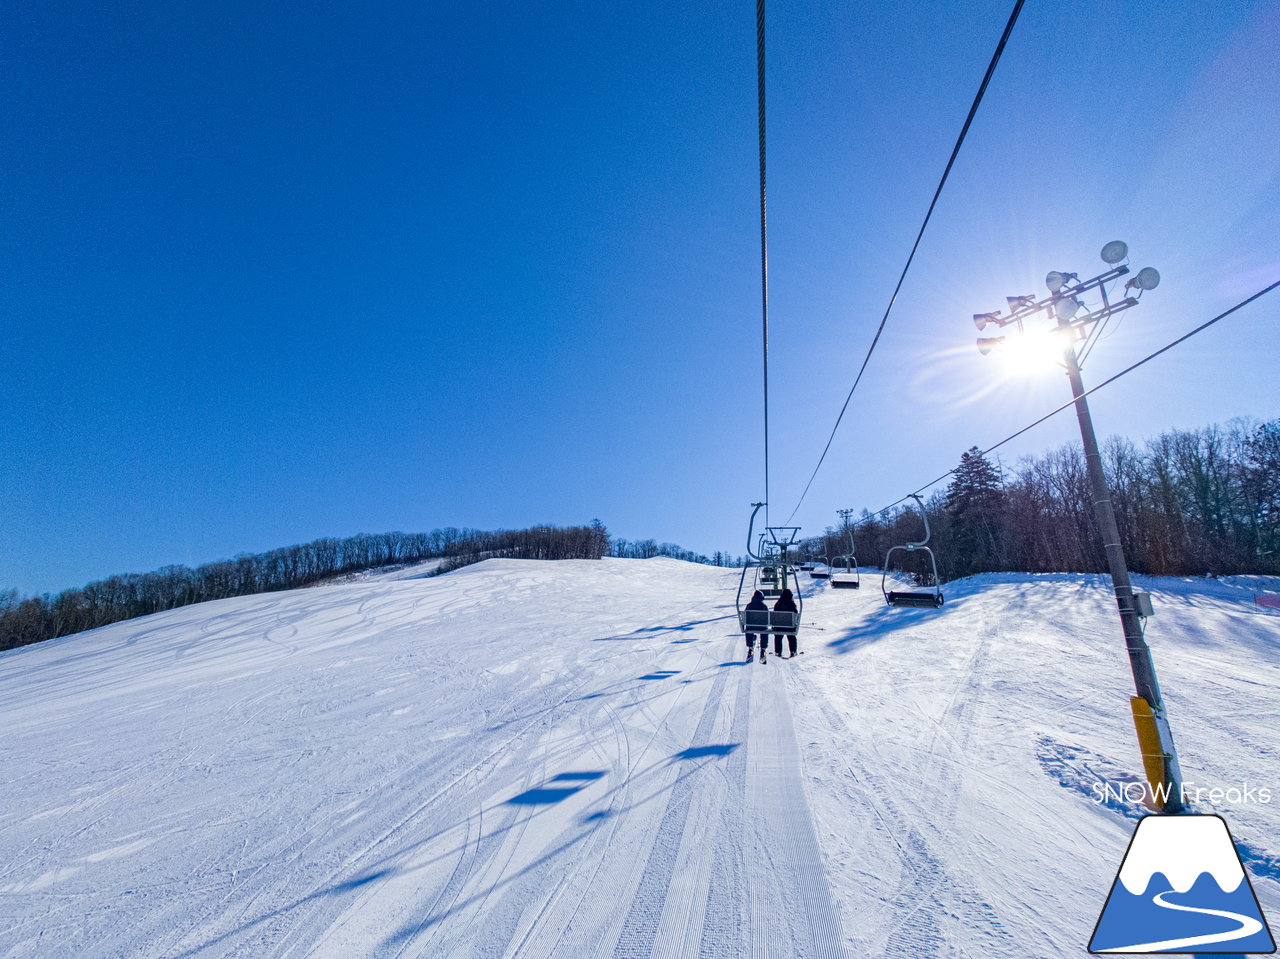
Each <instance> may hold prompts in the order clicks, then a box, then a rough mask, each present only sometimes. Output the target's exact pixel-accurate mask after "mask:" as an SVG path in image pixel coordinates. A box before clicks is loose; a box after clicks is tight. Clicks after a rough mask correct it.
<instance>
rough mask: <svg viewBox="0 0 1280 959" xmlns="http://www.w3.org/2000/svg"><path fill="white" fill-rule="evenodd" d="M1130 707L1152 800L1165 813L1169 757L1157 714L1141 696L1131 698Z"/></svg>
mask: <svg viewBox="0 0 1280 959" xmlns="http://www.w3.org/2000/svg"><path fill="white" fill-rule="evenodd" d="M1129 706H1130V707H1131V708H1132V709H1133V726H1134V728H1135V729H1136V730H1137V731H1138V748H1139V749H1140V750H1141V752H1142V768H1143V769H1144V770H1146V773H1147V783H1148V784H1149V786H1150V789H1151V800H1152V802H1154V803H1155V805H1156V808H1157V809H1159V810H1160V811H1161V812H1163V811H1164V806H1165V804H1164V802H1162V801H1161V795H1162V793H1161V790H1160V787H1161V786H1163V785H1164V781H1165V760H1166V759H1167V757H1166V756H1165V752H1164V750H1163V749H1162V748H1161V746H1160V730H1159V729H1157V728H1156V714H1155V713H1154V712H1152V710H1151V704H1150V703H1148V702H1147V701H1146V700H1145V699H1143V698H1142V697H1141V696H1130V697H1129ZM1165 798H1167V797H1165Z"/></svg>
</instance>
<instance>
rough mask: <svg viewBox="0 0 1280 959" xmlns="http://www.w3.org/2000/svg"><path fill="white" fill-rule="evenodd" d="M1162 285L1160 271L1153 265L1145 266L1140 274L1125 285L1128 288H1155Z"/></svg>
mask: <svg viewBox="0 0 1280 959" xmlns="http://www.w3.org/2000/svg"><path fill="white" fill-rule="evenodd" d="M1159 285H1160V272H1159V271H1158V270H1157V269H1156V268H1155V267H1153V266H1144V267H1143V268H1142V269H1141V270H1139V271H1138V275H1137V276H1135V277H1134V278H1133V279H1132V280H1130V281H1129V282H1128V283H1126V284H1125V285H1124V288H1125V289H1126V290H1154V289H1155V288H1156V287H1157V286H1159Z"/></svg>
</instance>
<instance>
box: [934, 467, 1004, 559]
mask: <svg viewBox="0 0 1280 959" xmlns="http://www.w3.org/2000/svg"><path fill="white" fill-rule="evenodd" d="M943 506H944V509H945V511H946V514H947V518H948V519H949V520H950V523H949V524H948V525H949V528H950V536H949V537H948V539H947V554H946V559H947V566H948V568H949V570H950V572H951V575H952V576H968V575H969V574H971V573H981V572H987V571H989V570H994V569H1000V568H1001V566H1002V563H1001V559H1002V553H1003V549H1002V547H1003V540H1004V535H1003V532H1004V515H1005V508H1004V507H1005V494H1004V482H1003V478H1002V477H1001V475H1000V471H999V470H998V469H996V467H995V466H993V465H992V463H991V461H990V460H988V459H987V458H986V457H985V456H983V455H982V451H981V450H979V449H978V447H976V446H972V447H970V448H969V449H968V450H966V451H965V452H964V453H963V454H962V455H961V456H960V465H959V466H957V467H956V472H955V475H954V476H953V477H952V479H951V483H950V485H948V486H947V492H946V496H945V498H944V500H943Z"/></svg>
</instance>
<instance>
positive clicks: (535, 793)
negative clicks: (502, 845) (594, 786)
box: [507, 770, 604, 806]
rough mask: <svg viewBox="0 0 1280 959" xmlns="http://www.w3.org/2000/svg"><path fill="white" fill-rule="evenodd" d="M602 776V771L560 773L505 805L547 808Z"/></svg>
mask: <svg viewBox="0 0 1280 959" xmlns="http://www.w3.org/2000/svg"><path fill="white" fill-rule="evenodd" d="M603 775H604V771H603V770H591V771H590V772H577V773H560V775H558V776H552V777H551V778H550V779H548V780H547V782H546V783H544V784H543V785H541V786H535V787H534V788H533V789H526V790H525V791H524V792H522V793H520V794H519V795H516V796H512V797H511V798H510V799H508V800H507V805H509V806H549V805H551V804H553V803H558V802H561V801H563V800H565V799H568V798H569V797H570V796H572V795H573V794H574V793H576V792H579V791H580V790H581V789H582V788H583V787H584V786H587V785H589V784H590V783H593V782H595V781H596V780H597V779H599V778H600V777H602V776H603ZM552 783H559V784H560V785H551V784H552Z"/></svg>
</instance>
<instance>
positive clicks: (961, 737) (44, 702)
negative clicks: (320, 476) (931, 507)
mask: <svg viewBox="0 0 1280 959" xmlns="http://www.w3.org/2000/svg"><path fill="white" fill-rule="evenodd" d="M878 579H879V577H878V575H876V574H874V573H870V572H868V573H867V575H864V577H863V581H862V582H863V585H862V588H861V589H859V590H832V589H831V588H830V586H829V585H828V584H826V583H820V584H819V583H814V584H810V583H808V582H807V581H806V582H805V584H804V589H805V593H806V597H807V598H806V601H805V606H804V614H805V615H804V620H805V628H804V630H803V631H802V634H801V648H802V649H803V650H805V655H803V656H801V657H799V658H798V659H796V660H794V661H791V660H778V659H775V658H773V657H772V656H771V657H770V660H769V662H768V663H767V664H766V665H760V664H758V663H755V664H751V665H745V664H743V663H742V659H743V656H744V653H745V647H744V644H743V641H742V638H741V636H740V635H739V634H738V633H736V632H735V628H736V617H735V611H734V605H733V600H734V592H735V590H736V587H737V580H738V574H737V572H736V571H727V570H720V569H714V568H709V567H702V566H694V565H690V564H685V563H680V562H676V561H674V560H667V559H653V560H643V561H637V560H604V561H600V562H591V561H568V562H556V563H539V562H530V561H517V560H490V561H488V562H485V563H482V564H479V565H477V566H473V567H468V568H466V569H463V570H460V571H457V572H455V573H451V574H448V575H446V576H442V577H437V578H414V579H397V578H386V577H381V578H380V577H370V578H367V579H365V580H363V581H360V582H355V583H350V584H346V585H331V586H327V587H324V588H317V589H305V590H296V591H292V592H284V593H270V594H264V595H259V596H252V597H243V598H238V599H231V600H223V601H219V602H214V603H207V604H203V605H200V606H192V607H187V608H184V609H179V610H173V611H170V612H167V613H161V614H157V615H155V616H150V617H146V618H143V619H138V620H133V621H129V622H125V623H119V624H116V625H114V626H110V627H106V628H103V629H99V630H95V631H92V632H89V633H84V634H81V635H78V636H72V637H66V638H63V639H59V640H54V641H51V642H48V643H42V644H39V645H36V646H31V647H26V648H23V649H18V650H12V651H9V652H6V653H3V654H0V728H3V729H4V730H5V735H4V737H3V738H2V739H0V770H2V771H3V772H2V773H0V957H4V959H18V957H23V959H26V957H31V956H39V957H41V959H46V957H48V959H58V957H67V959H71V957H75V959H93V957H112V959H116V957H138V959H142V957H148V959H150V957H156V959H158V957H165V959H179V957H196V956H199V957H221V956H243V957H254V959H259V957H303V956H309V957H334V959H337V957H342V959H349V957H355V956H378V957H383V956H386V957H413V956H425V957H450V959H452V957H460V959H466V957H506V956H520V957H522V959H523V957H552V956H556V957H560V956H583V957H596V956H603V957H626V959H633V957H658V956H663V957H667V956H670V957H685V956H708V957H727V959H736V957H739V956H751V957H755V959H764V957H771V956H776V957H778V959H784V957H785V959H799V957H830V956H848V957H862V956H885V957H906V956H912V957H914V956H947V957H951V956H955V957H960V956H975V957H976V956H983V957H984V959H985V957H1004V956H1008V957H1019V959H1023V957H1028V956H1034V957H1045V959H1047V957H1057V956H1064V957H1065V956H1071V957H1075V956H1079V955H1081V954H1082V953H1083V951H1084V948H1085V945H1086V943H1087V942H1088V940H1089V937H1090V935H1091V933H1092V931H1093V926H1094V923H1095V921H1096V919H1097V916H1098V912H1099V911H1100V910H1101V907H1102V904H1103V902H1104V900H1105V898H1106V895H1107V892H1108V890H1109V889H1110V887H1111V884H1112V881H1113V880H1114V878H1115V876H1116V871H1117V869H1118V867H1119V864H1120V860H1121V858H1122V856H1123V854H1124V851H1125V848H1126V846H1127V845H1128V842H1129V838H1130V834H1131V833H1132V830H1133V827H1134V824H1135V822H1136V820H1137V817H1138V816H1139V815H1140V814H1141V812H1142V810H1141V809H1140V808H1138V807H1133V806H1129V805H1126V804H1123V803H1117V802H1109V803H1107V804H1100V803H1096V802H1094V801H1093V798H1094V795H1095V794H1094V792H1093V791H1092V790H1093V787H1094V786H1095V785H1096V784H1097V783H1099V782H1100V781H1101V780H1107V781H1112V782H1118V783H1124V782H1135V781H1137V780H1138V779H1139V777H1140V773H1141V767H1140V763H1139V759H1138V754H1137V746H1136V743H1135V741H1134V740H1135V737H1134V733H1133V729H1132V725H1131V720H1130V718H1129V703H1128V697H1129V695H1130V694H1131V690H1132V684H1131V680H1130V678H1129V671H1128V663H1127V659H1126V657H1125V653H1124V648H1123V642H1122V638H1121V635H1120V630H1119V624H1118V621H1117V619H1116V616H1115V612H1114V605H1113V601H1112V599H1111V595H1110V589H1109V585H1108V583H1107V582H1106V581H1105V580H1104V579H1103V578H1101V577H1096V576H1078V575H1068V574H1054V575H1042V576H1030V575H1014V574H1008V575H1005V574H1001V575H994V574H992V575H985V576H978V577H972V578H970V579H967V580H962V581H959V582H956V583H950V584H947V585H946V587H945V592H946V596H947V603H946V605H945V606H944V607H943V608H942V609H941V610H938V611H934V610H915V609H888V608H886V607H885V606H884V603H883V601H882V599H881V597H880V594H879V590H878V589H877V585H878ZM1139 585H1140V587H1141V588H1144V589H1147V590H1149V591H1151V592H1152V594H1153V597H1154V600H1155V604H1156V616H1155V617H1154V618H1153V619H1152V620H1151V622H1150V624H1149V626H1148V638H1149V640H1150V642H1151V644H1152V647H1153V650H1154V653H1155V657H1156V663H1157V667H1158V669H1159V671H1160V678H1161V682H1162V685H1163V688H1164V692H1165V696H1166V698H1167V703H1168V707H1169V713H1170V720H1171V723H1172V728H1173V731H1174V735H1175V737H1176V740H1177V742H1178V746H1179V749H1180V753H1181V760H1182V768H1183V770H1184V773H1185V774H1186V776H1187V778H1188V779H1189V780H1194V781H1195V783H1196V784H1197V785H1198V786H1202V787H1206V788H1212V787H1221V788H1223V789H1227V788H1231V787H1241V788H1243V787H1246V786H1248V787H1251V788H1254V789H1256V788H1257V787H1264V788H1269V789H1270V790H1271V800H1272V801H1271V802H1263V801H1261V800H1260V799H1258V798H1256V797H1255V798H1254V799H1253V801H1249V802H1243V801H1242V802H1238V803H1236V804H1229V803H1227V802H1225V801H1224V802H1222V803H1220V804H1218V805H1213V804H1211V803H1209V802H1207V801H1206V802H1202V803H1200V804H1198V811H1203V812H1219V813H1221V814H1223V815H1224V816H1225V817H1226V818H1227V820H1228V821H1229V822H1230V825H1231V829H1232V833H1233V834H1234V836H1235V838H1236V840H1237V842H1238V844H1239V847H1240V849H1241V852H1242V855H1243V856H1244V860H1245V864H1246V867H1247V868H1248V869H1249V870H1250V873H1251V875H1252V879H1253V885H1254V889H1255V891H1256V892H1257V894H1258V897H1259V900H1260V901H1261V903H1262V906H1263V909H1264V910H1266V911H1269V912H1271V913H1272V914H1273V916H1274V915H1276V914H1280V884H1278V882H1277V880H1278V879H1280V838H1278V837H1280V809H1278V805H1277V804H1280V776H1278V775H1277V773H1278V772H1280V762H1277V759H1278V758H1280V750H1278V748H1277V745H1276V739H1275V734H1274V730H1275V728H1276V726H1277V720H1278V719H1280V695H1278V693H1280V655H1278V654H1280V617H1276V616H1274V615H1269V614H1266V613H1262V612H1259V611H1257V609H1256V607H1255V606H1254V605H1253V603H1252V596H1253V593H1254V592H1255V591H1256V589H1257V587H1258V584H1257V583H1256V582H1252V581H1251V582H1247V583H1245V582H1238V583H1233V582H1226V581H1214V580H1204V579H1197V578H1189V579H1141V580H1140V582H1139ZM810 594H811V595H810ZM1241 795H1244V793H1241Z"/></svg>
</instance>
